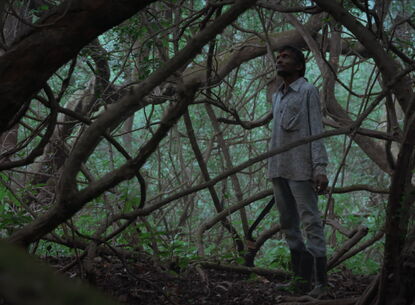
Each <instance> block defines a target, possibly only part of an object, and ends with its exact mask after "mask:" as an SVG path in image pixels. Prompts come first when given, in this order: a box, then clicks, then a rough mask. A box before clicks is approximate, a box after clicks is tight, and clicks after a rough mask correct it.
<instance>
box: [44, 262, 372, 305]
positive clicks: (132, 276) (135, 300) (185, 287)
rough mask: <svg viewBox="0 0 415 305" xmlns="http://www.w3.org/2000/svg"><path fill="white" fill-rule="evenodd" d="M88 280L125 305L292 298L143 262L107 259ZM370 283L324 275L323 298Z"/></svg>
mask: <svg viewBox="0 0 415 305" xmlns="http://www.w3.org/2000/svg"><path fill="white" fill-rule="evenodd" d="M68 261H69V259H59V260H57V259H56V258H54V259H53V261H50V260H49V263H50V264H52V265H53V266H54V267H55V268H57V269H61V268H62V266H64V265H66V264H67V263H68ZM65 274H66V275H67V276H68V277H70V278H80V277H84V278H85V272H84V271H83V268H82V264H77V265H75V266H74V267H72V268H71V269H69V270H65ZM90 278H91V276H90ZM92 278H93V280H92V282H93V285H94V286H96V287H97V288H98V289H99V290H101V291H102V292H103V293H104V294H107V295H109V296H111V297H112V298H114V299H115V300H117V301H118V302H120V303H123V304H130V305H136V304H137V305H138V304H140V305H156V304H163V305H164V304H176V305H177V304H180V305H193V304H198V305H201V304H203V305H217V304H223V305H268V304H273V305H274V304H277V303H278V298H279V296H287V295H292V294H291V293H290V292H289V291H281V290H278V289H277V288H276V287H275V285H276V283H280V282H283V281H284V280H283V279H278V278H274V279H265V278H264V277H261V276H255V275H252V274H251V275H247V274H241V273H236V272H228V271H218V270H206V269H202V268H200V267H196V266H189V267H188V268H187V269H186V270H184V271H182V272H179V273H176V272H174V271H172V270H165V269H161V268H158V267H156V266H154V265H153V264H151V263H149V262H145V263H143V262H131V261H130V262H126V261H120V260H118V259H117V258H113V257H112V258H109V259H101V258H100V259H97V260H96V261H95V262H94V268H93V276H92ZM371 279H372V278H371V277H370V276H361V275H353V274H352V273H350V272H349V271H347V270H343V271H341V272H337V273H330V274H329V283H330V291H329V296H328V297H327V298H328V299H333V300H335V299H341V298H350V297H358V296H360V295H361V294H362V292H363V291H364V289H365V288H366V287H367V285H369V283H370V281H371ZM90 282H91V280H90Z"/></svg>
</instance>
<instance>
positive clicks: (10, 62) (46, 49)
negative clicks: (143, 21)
mask: <svg viewBox="0 0 415 305" xmlns="http://www.w3.org/2000/svg"><path fill="white" fill-rule="evenodd" d="M154 1H155V0H142V1H136V0H123V1H108V0H77V1H71V0H67V1H64V2H63V3H62V4H61V5H60V6H58V7H57V8H56V9H53V10H51V12H50V13H49V14H48V15H46V16H45V17H43V18H42V19H40V20H39V21H38V22H37V23H36V27H31V28H29V29H28V31H27V32H26V33H24V35H22V36H21V38H20V39H18V40H16V41H15V42H14V45H13V46H12V47H11V48H10V49H8V50H7V52H6V53H5V54H4V55H3V56H1V57H0V96H1V97H2V102H1V103H0V132H3V131H5V130H7V129H8V128H10V127H11V126H9V123H10V122H11V121H12V120H13V118H14V117H15V115H16V113H17V112H18V111H19V109H21V108H22V106H23V105H24V104H25V103H27V101H28V100H29V99H30V98H31V97H32V96H33V95H34V94H35V93H36V92H38V91H39V90H40V89H41V88H42V87H43V85H44V83H45V82H46V81H47V80H48V79H49V78H50V77H51V76H52V74H53V73H54V72H55V71H56V70H57V69H58V68H59V67H61V66H62V65H64V64H65V63H66V62H67V61H68V60H70V59H71V58H74V57H75V55H76V54H77V53H78V51H79V50H80V49H81V48H82V47H84V46H85V45H87V44H88V43H89V42H91V41H92V40H93V39H94V38H96V37H98V36H99V35H100V34H102V33H104V32H105V31H107V30H109V29H110V28H112V27H114V26H116V25H118V24H119V23H121V22H122V21H124V20H125V19H127V18H129V17H131V16H133V15H134V14H135V13H136V12H138V11H139V10H141V9H143V8H144V7H146V6H147V5H149V4H150V3H152V2H154ZM45 24H49V26H44V27H43V26H42V25H45Z"/></svg>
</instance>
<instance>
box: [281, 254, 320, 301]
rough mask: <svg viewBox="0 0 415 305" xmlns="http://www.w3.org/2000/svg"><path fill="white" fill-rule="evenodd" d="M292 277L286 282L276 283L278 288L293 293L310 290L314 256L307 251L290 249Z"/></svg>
mask: <svg viewBox="0 0 415 305" xmlns="http://www.w3.org/2000/svg"><path fill="white" fill-rule="evenodd" d="M291 269H292V272H293V277H292V279H291V280H290V281H289V282H288V283H286V284H277V285H276V288H277V289H279V290H284V291H288V292H291V293H294V294H305V293H307V292H309V291H310V290H311V280H312V277H313V269H314V257H313V256H312V255H311V254H310V253H309V252H308V251H297V250H291Z"/></svg>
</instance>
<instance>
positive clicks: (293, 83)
mask: <svg viewBox="0 0 415 305" xmlns="http://www.w3.org/2000/svg"><path fill="white" fill-rule="evenodd" d="M276 64H277V66H276V68H277V73H278V75H279V76H280V77H282V79H283V84H282V85H281V86H280V88H279V89H278V90H277V91H276V93H275V94H274V95H273V105H272V113H273V125H272V138H271V143H270V148H271V149H274V148H277V147H282V146H284V145H286V144H289V143H291V142H295V141H297V140H299V139H302V138H306V137H308V136H310V135H316V134H319V133H321V132H323V124H322V117H321V111H320V100H319V94H318V89H317V88H316V87H314V86H313V85H311V84H310V83H308V82H307V81H306V80H305V79H304V77H303V76H304V73H305V58H304V55H303V53H302V52H301V51H300V50H298V49H296V48H294V47H291V46H285V47H283V48H281V49H280V50H279V52H278V55H277V61H276ZM326 166H327V153H326V150H325V147H324V144H323V141H322V140H316V141H313V142H311V143H306V144H303V145H300V146H297V147H295V148H292V149H290V150H289V151H286V152H284V153H281V154H278V155H275V156H273V157H270V158H269V163H268V175H269V178H270V179H271V180H272V185H273V190H274V197H275V200H276V203H277V207H278V210H279V213H280V223H281V229H282V232H283V233H284V234H285V238H286V240H287V243H288V247H289V248H290V253H291V264H292V271H293V274H294V278H293V280H292V281H291V282H290V283H289V286H290V287H291V288H293V289H295V290H296V291H297V292H301V293H306V292H309V291H310V290H311V281H312V278H313V272H315V283H316V285H315V288H314V289H313V290H312V291H311V292H310V293H309V295H311V296H314V297H321V296H322V295H323V294H325V293H326V291H327V273H326V263H327V259H326V243H325V239H324V232H323V226H322V221H321V216H320V212H319V210H318V206H317V194H319V193H323V192H324V191H325V190H326V188H327V185H328V179H327V176H326ZM300 224H301V225H302V227H303V229H304V233H305V242H304V239H303V235H302V233H301V230H300Z"/></svg>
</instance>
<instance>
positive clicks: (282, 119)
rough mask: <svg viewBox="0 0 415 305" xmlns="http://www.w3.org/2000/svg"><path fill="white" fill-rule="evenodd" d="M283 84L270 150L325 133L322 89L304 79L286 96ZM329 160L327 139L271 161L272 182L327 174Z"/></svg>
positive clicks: (276, 101)
mask: <svg viewBox="0 0 415 305" xmlns="http://www.w3.org/2000/svg"><path fill="white" fill-rule="evenodd" d="M283 88H284V85H282V86H281V87H280V88H279V89H278V90H277V92H276V93H275V94H274V95H273V103H272V113H273V121H272V137H271V141H270V149H274V148H278V147H282V146H284V145H287V144H289V143H291V142H295V141H297V140H300V139H303V138H306V137H308V136H309V135H316V134H320V133H322V132H323V131H324V129H323V123H322V116H321V110H320V97H319V93H318V89H317V88H316V87H314V86H313V85H312V84H310V83H308V82H307V81H306V80H305V79H304V78H303V77H300V78H299V79H297V80H295V81H294V82H292V83H291V84H290V85H289V86H288V89H287V91H286V93H285V94H284V92H283ZM327 162H328V158H327V152H326V149H325V147H324V143H323V139H319V140H315V141H313V142H311V143H307V144H303V145H300V146H297V147H294V148H292V149H290V150H289V151H286V152H283V153H281V154H278V155H275V156H273V157H270V158H269V159H268V176H269V178H270V179H272V178H277V177H282V178H286V179H291V180H297V181H300V180H311V179H312V178H313V177H315V176H316V175H318V174H326V166H327Z"/></svg>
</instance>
